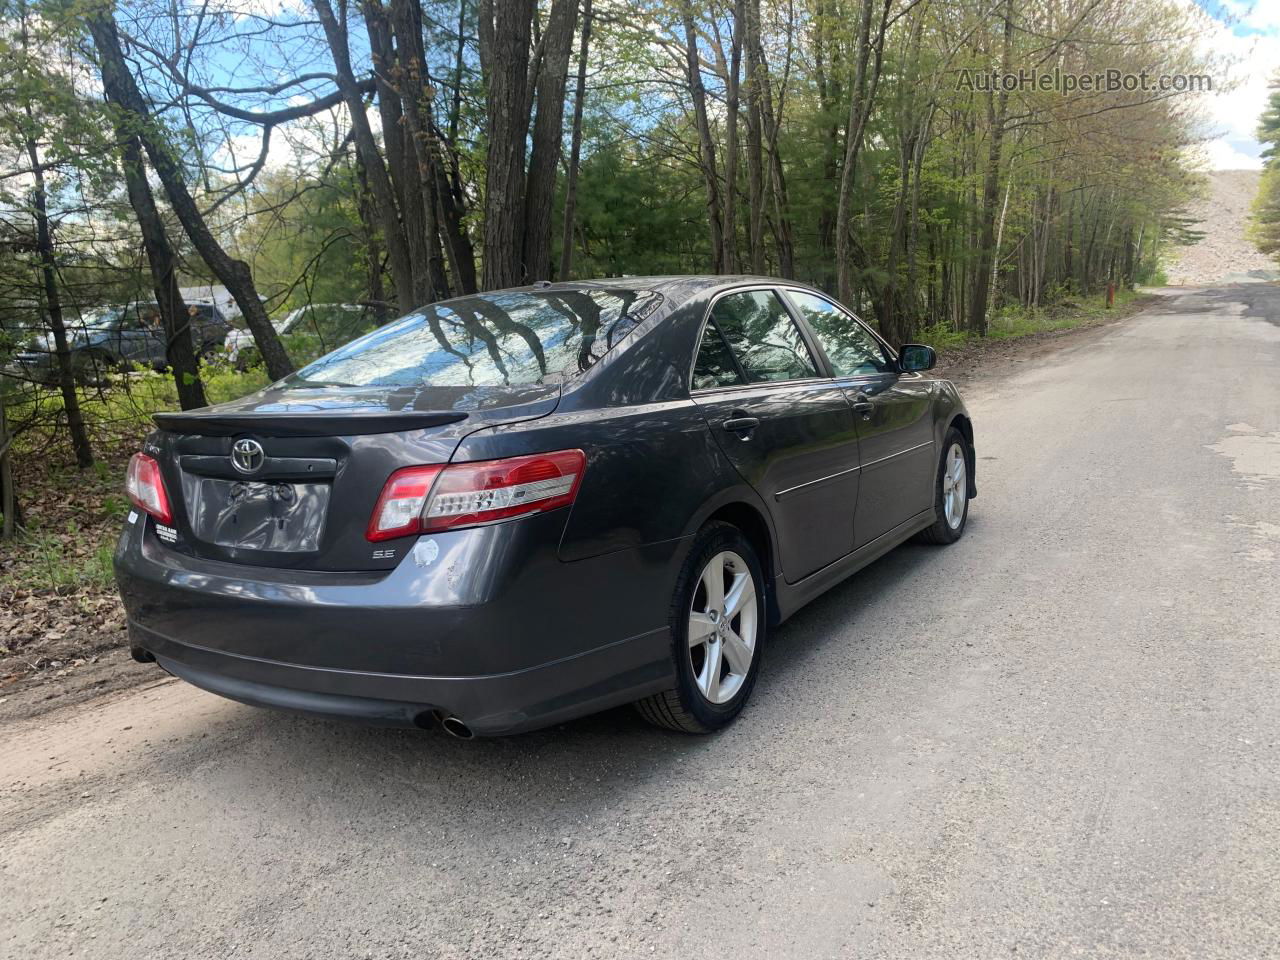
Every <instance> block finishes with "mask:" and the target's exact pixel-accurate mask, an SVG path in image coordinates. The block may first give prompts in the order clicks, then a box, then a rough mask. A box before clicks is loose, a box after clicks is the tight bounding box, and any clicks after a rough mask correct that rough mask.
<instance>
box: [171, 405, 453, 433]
mask: <svg viewBox="0 0 1280 960" xmlns="http://www.w3.org/2000/svg"><path fill="white" fill-rule="evenodd" d="M151 419H152V420H154V421H155V424H156V426H157V427H159V428H160V429H161V430H169V431H171V432H173V433H196V434H202V435H204V436H212V437H232V436H236V435H238V434H241V433H256V434H261V435H263V436H269V437H335V436H337V437H342V436H355V435H357V434H365V433H400V432H403V431H406V430H425V429H427V428H428V427H440V426H444V425H445V424H447V423H457V422H459V421H460V420H465V419H467V415H466V414H465V413H459V412H458V411H456V410H403V411H395V412H388V411H378V412H376V413H367V412H359V411H349V412H341V413H336V412H335V413H330V412H321V413H270V412H255V413H199V412H192V413H157V414H154V415H153V416H152V417H151Z"/></svg>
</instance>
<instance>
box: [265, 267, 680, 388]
mask: <svg viewBox="0 0 1280 960" xmlns="http://www.w3.org/2000/svg"><path fill="white" fill-rule="evenodd" d="M661 302H662V295H661V294H659V293H655V292H654V291H652V290H548V291H545V292H542V291H539V292H533V293H524V292H520V293H511V292H508V293H486V294H478V295H476V296H472V297H464V298H462V299H459V300H450V301H448V302H446V303H438V304H433V305H432V306H429V307H424V308H423V309H421V310H418V311H415V312H414V313H411V314H409V315H408V316H406V317H401V318H400V319H399V320H395V321H393V322H391V323H389V324H387V325H386V326H385V327H381V328H379V329H377V330H375V331H373V332H372V333H370V334H367V335H366V336H364V337H361V338H360V339H359V340H356V341H354V342H352V343H350V344H348V345H347V346H345V347H342V348H341V349H339V350H335V351H334V352H333V353H330V354H329V355H328V356H325V357H321V358H320V359H319V360H317V361H316V362H315V363H312V364H310V365H309V366H306V367H304V368H303V369H302V370H300V371H298V373H296V374H294V375H293V376H292V377H290V378H289V380H288V381H287V382H289V383H291V384H293V385H296V386H307V385H309V384H310V385H320V384H334V383H340V384H345V385H349V386H374V385H378V386H396V387H407V386H424V385H425V386H440V387H467V386H517V385H522V384H531V383H538V382H541V381H543V380H545V379H547V378H549V377H552V376H559V375H565V374H574V373H578V372H581V371H583V370H586V369H587V368H588V367H590V366H591V365H592V364H594V363H595V362H596V361H597V360H599V359H600V358H601V357H602V356H604V354H605V353H606V352H607V351H608V350H609V348H610V347H612V346H614V345H615V344H617V343H618V341H620V340H621V339H622V338H623V337H624V336H626V335H627V333H629V332H630V331H631V330H632V329H633V328H634V327H635V326H636V324H638V323H639V322H640V321H641V320H643V319H644V318H645V317H647V316H649V315H650V314H652V313H653V311H654V310H655V309H657V307H658V305H659V304H660V303H661Z"/></svg>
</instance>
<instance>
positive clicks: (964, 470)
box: [920, 427, 969, 544]
mask: <svg viewBox="0 0 1280 960" xmlns="http://www.w3.org/2000/svg"><path fill="white" fill-rule="evenodd" d="M933 509H934V513H936V514H937V519H936V520H934V522H933V526H931V527H926V528H925V529H924V530H922V531H921V532H920V539H921V540H922V541H924V542H925V543H936V544H948V543H955V542H956V541H957V540H959V539H960V538H961V537H962V536H964V525H965V523H966V521H968V519H969V444H968V443H967V442H966V441H965V439H964V434H962V433H961V432H960V431H959V430H957V429H956V428H955V427H952V428H951V429H950V430H948V431H947V438H946V440H945V441H943V444H942V458H941V460H940V461H939V463H938V473H937V476H936V477H935V479H934V490H933Z"/></svg>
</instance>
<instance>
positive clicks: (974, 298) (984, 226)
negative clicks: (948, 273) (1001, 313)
mask: <svg viewBox="0 0 1280 960" xmlns="http://www.w3.org/2000/svg"><path fill="white" fill-rule="evenodd" d="M1002 17H1003V19H1004V40H1003V44H1002V49H1001V53H1000V72H1001V74H1007V73H1008V72H1009V62H1010V57H1011V56H1012V52H1013V0H1004V12H1003V14H1002ZM1008 105H1009V91H1008V90H1006V89H1005V88H1004V85H1003V84H1001V85H1000V92H999V93H998V94H996V95H995V97H994V103H993V102H992V100H990V99H989V100H988V101H987V116H988V119H989V120H990V126H991V134H990V136H991V141H990V144H989V145H988V149H987V169H986V172H985V174H984V176H983V182H982V223H981V234H980V235H979V237H978V269H977V271H976V273H975V278H974V284H973V288H972V289H971V290H970V295H971V299H970V301H969V326H970V328H972V329H974V330H976V331H977V332H978V335H979V336H982V337H985V336H986V335H987V293H988V289H989V284H988V277H989V275H990V273H991V270H992V267H993V265H994V263H995V256H996V254H995V251H994V249H993V246H994V244H995V220H996V202H997V201H998V200H999V199H1000V148H1001V145H1002V143H1003V140H1004V121H1005V114H1006V111H1007V110H1008Z"/></svg>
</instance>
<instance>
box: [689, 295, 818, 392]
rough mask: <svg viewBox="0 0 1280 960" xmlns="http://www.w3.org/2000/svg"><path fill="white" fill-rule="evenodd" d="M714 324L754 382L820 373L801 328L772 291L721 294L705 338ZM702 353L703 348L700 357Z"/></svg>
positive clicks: (811, 375) (810, 375) (802, 378)
mask: <svg viewBox="0 0 1280 960" xmlns="http://www.w3.org/2000/svg"><path fill="white" fill-rule="evenodd" d="M712 326H714V327H715V329H717V330H718V331H719V332H720V335H721V336H722V337H723V338H724V343H725V344H726V345H727V346H728V348H729V350H730V351H732V353H733V356H734V357H735V358H737V361H738V364H739V366H741V368H742V372H743V373H745V374H746V375H747V380H748V381H749V382H751V383H768V382H772V381H779V380H804V379H806V378H808V377H816V376H817V375H818V368H817V365H816V364H815V363H814V361H813V355H812V354H810V353H809V348H808V346H807V345H806V344H805V342H804V338H803V337H802V336H801V335H800V330H799V328H798V327H797V326H796V325H795V322H794V321H793V320H792V319H791V315H790V314H789V313H787V308H786V307H784V306H783V305H782V301H781V300H779V299H778V295H777V294H776V293H774V292H773V291H772V290H750V291H747V292H744V293H731V294H729V295H728V296H725V297H721V298H720V299H719V300H717V301H716V305H715V306H714V307H713V308H712V309H711V323H710V324H708V327H707V329H708V334H707V336H706V337H704V341H705V340H707V339H710V330H711V328H712ZM701 356H702V355H701V351H700V352H699V360H701ZM696 379H697V378H696V371H695V381H696ZM730 382H734V381H730ZM695 386H696V383H695Z"/></svg>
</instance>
